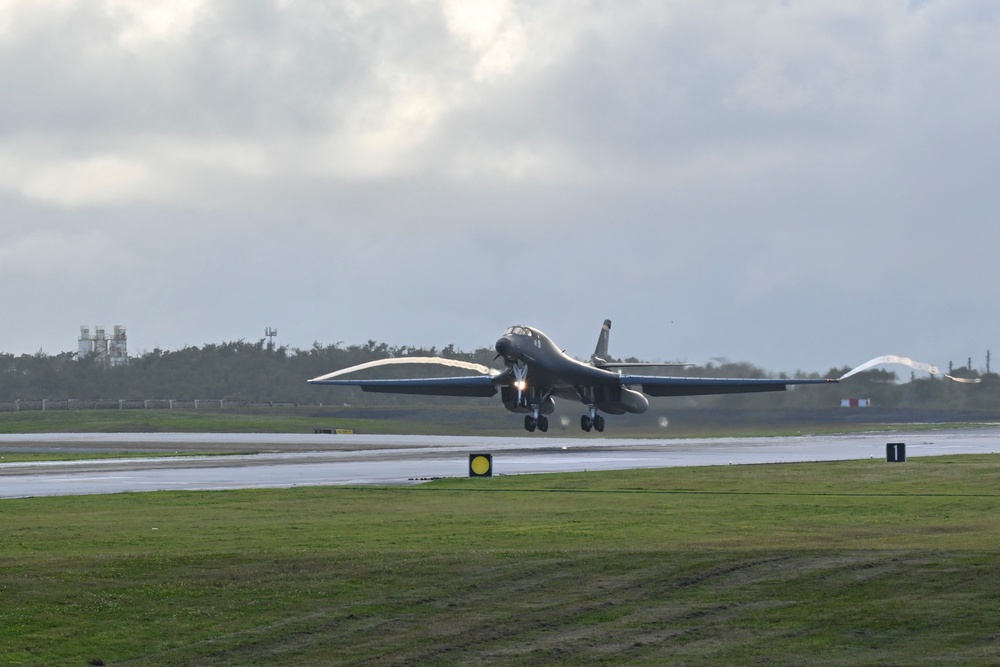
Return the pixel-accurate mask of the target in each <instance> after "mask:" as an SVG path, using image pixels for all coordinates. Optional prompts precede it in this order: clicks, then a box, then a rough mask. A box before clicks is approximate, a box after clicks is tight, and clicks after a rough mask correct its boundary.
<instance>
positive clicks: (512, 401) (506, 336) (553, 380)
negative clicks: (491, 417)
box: [309, 320, 836, 431]
mask: <svg viewBox="0 0 1000 667" xmlns="http://www.w3.org/2000/svg"><path fill="white" fill-rule="evenodd" d="M610 331H611V320H605V321H604V326H603V327H602V328H601V333H600V336H599V337H598V339H597V348H596V349H595V350H594V354H593V355H591V357H590V361H588V362H582V361H578V360H576V359H573V358H572V357H570V356H569V355H567V354H566V353H565V352H563V351H562V350H561V349H560V348H559V347H558V346H557V345H556V344H555V343H553V342H552V340H551V339H550V338H549V337H548V336H546V335H545V334H544V333H542V332H541V331H539V330H538V329H535V328H534V327H528V326H512V327H508V329H507V330H506V331H505V332H504V333H503V335H502V336H501V337H500V338H499V339H498V340H497V342H496V345H495V346H494V347H495V349H496V351H497V356H496V359H502V360H503V363H504V365H505V369H504V370H503V371H497V370H495V369H491V368H488V367H486V366H482V365H480V364H472V363H468V362H462V361H455V360H451V359H440V358H437V357H416V358H413V357H410V358H408V357H401V358H396V359H385V360H382V361H374V362H369V363H367V364H360V365H358V366H352V367H350V368H345V369H343V370H339V371H336V372H334V373H329V374H327V375H323V376H320V377H317V378H313V379H312V380H309V382H311V383H312V384H327V385H346V386H355V387H360V388H361V389H362V390H363V391H373V392H385V393H396V394H424V395H436V396H481V397H490V396H495V395H496V394H497V392H498V391H499V392H500V400H502V401H503V404H504V407H506V408H507V409H508V410H510V411H511V412H516V413H522V414H524V415H525V417H524V428H525V429H527V430H528V431H535V430H536V429H537V430H539V431H547V430H548V429H549V420H548V417H547V416H546V415H550V414H552V412H553V410H555V403H554V401H553V399H556V398H561V399H564V400H568V401H579V402H580V403H583V405H585V406H586V408H587V412H586V413H585V414H584V415H582V416H581V417H580V428H582V429H583V430H584V431H590V430H592V429H593V430H596V431H604V417H603V416H602V415H601V414H599V413H600V412H603V413H606V414H610V415H621V414H625V413H630V414H642V413H643V412H645V411H646V410H647V409H648V408H649V399H648V398H646V397H647V396H654V397H659V396H695V395H705V394H739V393H751V392H763V391H784V390H785V388H786V386H787V385H796V384H827V383H831V382H836V380H826V379H819V380H817V379H811V380H805V379H802V380H790V379H766V378H765V379H751V378H695V377H678V376H663V375H637V374H631V373H626V372H624V371H626V370H630V369H636V368H639V367H647V368H648V367H664V366H683V365H685V364H656V363H654V364H643V363H622V362H617V361H611V360H610V358H609V356H608V337H609V334H610ZM404 363H409V364H412V363H438V364H444V365H449V366H454V367H459V368H464V369H467V370H475V371H477V372H478V373H479V375H470V376H461V377H429V378H404V379H377V380H372V379H369V380H361V379H347V378H344V377H343V376H344V375H348V374H350V373H353V372H355V371H359V370H363V369H366V368H372V367H376V366H382V365H388V364H404Z"/></svg>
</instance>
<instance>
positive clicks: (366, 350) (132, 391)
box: [0, 339, 1000, 410]
mask: <svg viewBox="0 0 1000 667" xmlns="http://www.w3.org/2000/svg"><path fill="white" fill-rule="evenodd" d="M426 356H429V357H433V356H442V357H446V358H449V359H458V360H462V361H468V362H474V363H478V364H483V365H486V366H493V367H497V366H496V362H495V361H494V357H495V356H496V355H495V352H494V351H493V350H492V349H490V348H480V349H478V350H475V351H474V352H463V351H460V350H456V349H455V348H454V346H452V345H449V346H447V347H445V348H443V349H440V350H439V349H437V348H434V347H431V348H418V347H410V346H390V345H388V344H386V343H378V342H375V341H368V342H367V343H365V344H364V345H343V344H341V343H337V344H334V345H320V344H319V343H315V344H314V345H313V346H312V347H311V348H310V349H308V350H301V349H296V348H289V347H273V346H270V345H268V344H267V343H265V341H264V339H261V340H259V341H257V342H246V341H242V340H240V341H235V342H229V343H222V344H218V345H216V344H209V345H205V346H203V347H186V348H184V349H181V350H176V351H164V350H160V349H155V350H153V351H152V352H147V353H145V354H142V355H141V356H137V357H134V358H132V359H131V360H130V361H129V363H128V364H127V365H124V366H118V367H109V366H107V365H105V364H104V363H103V362H102V361H101V360H100V359H99V358H97V357H95V356H91V357H86V358H83V359H79V360H78V359H77V358H76V355H75V354H74V353H71V352H65V353H62V354H57V355H46V354H43V353H38V354H34V355H22V356H14V355H10V354H0V401H14V400H18V399H20V400H39V399H43V398H48V399H56V400H59V399H67V398H75V399H81V400H99V399H139V398H143V399H224V400H233V401H252V402H267V401H274V402H282V403H299V404H316V403H324V404H355V405H414V404H427V403H431V404H434V403H438V404H446V403H454V402H455V401H456V399H452V398H435V397H412V396H403V395H393V394H368V393H362V392H361V391H359V390H357V389H353V388H342V387H323V386H314V385H310V384H308V383H307V382H306V380H307V379H308V378H312V377H316V376H318V375H323V374H325V373H329V372H332V371H335V370H339V369H342V368H347V367H349V366H354V365H357V364H362V363H365V362H369V361H375V360H378V359H385V358H388V357H395V358H400V357H426ZM628 361H638V360H636V359H629V360H628ZM848 370H849V368H847V367H844V368H832V369H830V370H829V371H827V372H826V373H825V374H820V373H811V374H809V375H806V376H807V377H808V376H811V377H828V378H837V377H840V376H841V375H843V374H844V373H846V372H847V371H848ZM671 371H672V372H673V373H674V374H679V375H680V374H683V375H690V376H710V377H768V376H769V375H770V374H769V373H767V372H766V371H765V370H764V369H761V368H759V367H757V366H754V365H753V364H749V363H721V364H708V365H706V366H694V367H690V368H685V369H671ZM415 372H416V373H419V374H420V375H424V376H426V375H431V374H435V373H440V374H447V373H453V372H454V370H453V369H439V368H437V367H434V366H420V367H418V368H417V369H416V370H414V368H412V367H398V366H397V367H392V368H381V369H376V370H375V371H368V373H369V375H368V377H386V376H389V374H395V375H396V376H405V375H412V374H413V373H415ZM376 373H377V374H376ZM953 374H954V375H964V376H966V377H978V378H980V379H981V382H980V383H979V384H961V383H956V382H953V381H951V380H948V379H942V378H935V377H930V376H927V375H925V374H922V373H921V374H908V377H906V378H904V379H905V381H903V382H900V378H899V377H898V376H897V374H896V373H894V372H892V371H889V370H885V369H873V370H870V371H866V372H864V373H859V374H858V375H855V376H853V377H851V378H849V379H848V380H845V381H844V382H843V383H841V384H840V385H836V386H831V387H825V386H807V387H798V388H795V389H794V390H792V391H788V392H784V393H773V394H737V395H731V396H704V397H690V398H675V399H654V400H663V401H668V402H670V403H671V404H672V405H675V406H679V407H680V406H692V407H717V406H724V407H736V408H738V407H770V408H777V407H793V408H821V407H836V406H839V405H840V400H841V399H845V398H866V399H871V401H872V404H873V405H874V406H876V407H880V408H897V407H917V408H933V409H970V410H991V409H996V408H997V406H1000V376H998V375H997V374H996V373H986V374H983V375H981V376H980V375H979V374H978V373H977V372H976V371H973V370H969V369H957V370H956V371H955V372H954V373H953ZM461 400H466V401H472V402H482V399H461Z"/></svg>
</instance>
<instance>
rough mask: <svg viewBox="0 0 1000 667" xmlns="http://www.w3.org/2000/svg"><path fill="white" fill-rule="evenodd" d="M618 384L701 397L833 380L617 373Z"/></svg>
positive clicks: (650, 391)
mask: <svg viewBox="0 0 1000 667" xmlns="http://www.w3.org/2000/svg"><path fill="white" fill-rule="evenodd" d="M619 377H620V378H621V383H622V384H623V385H627V386H640V387H641V388H642V393H644V394H648V395H650V396H701V395H706V394H746V393H755V392H764V391H785V389H786V386H787V385H790V384H828V383H831V382H836V380H825V379H823V380H788V379H772V378H764V379H760V378H692V377H664V376H657V375H621V376H619Z"/></svg>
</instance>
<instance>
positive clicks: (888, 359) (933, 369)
mask: <svg viewBox="0 0 1000 667" xmlns="http://www.w3.org/2000/svg"><path fill="white" fill-rule="evenodd" d="M883 364H886V365H889V364H894V365H898V366H908V367H909V368H912V369H914V370H918V371H925V372H927V373H930V374H931V375H943V376H944V377H946V378H948V379H949V380H954V381H955V382H963V383H966V384H976V383H978V382H980V381H981V380H980V379H979V378H957V377H954V376H952V375H948V374H947V373H942V372H941V369H939V368H938V367H937V366H934V365H933V364H925V363H923V362H920V361H914V360H913V359H910V358H909V357H898V356H896V355H894V354H887V355H885V356H883V357H875V358H874V359H872V360H871V361H866V362H865V363H863V364H861V365H860V366H858V367H857V368H855V369H852V370H850V371H848V372H847V373H844V374H843V375H841V376H840V379H841V380H844V379H847V378H849V377H851V376H852V375H854V374H856V373H860V372H862V371H866V370H868V369H869V368H871V367H873V366H881V365H883Z"/></svg>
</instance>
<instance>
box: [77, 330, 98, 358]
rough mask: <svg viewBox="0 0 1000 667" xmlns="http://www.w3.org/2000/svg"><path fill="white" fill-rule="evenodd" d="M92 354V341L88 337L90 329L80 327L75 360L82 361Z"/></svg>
mask: <svg viewBox="0 0 1000 667" xmlns="http://www.w3.org/2000/svg"><path fill="white" fill-rule="evenodd" d="M93 353H94V339H93V338H91V337H90V327H88V326H87V325H85V324H84V325H81V326H80V340H79V343H78V347H77V348H76V357H77V359H83V358H84V357H86V356H88V355H91V354H93Z"/></svg>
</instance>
